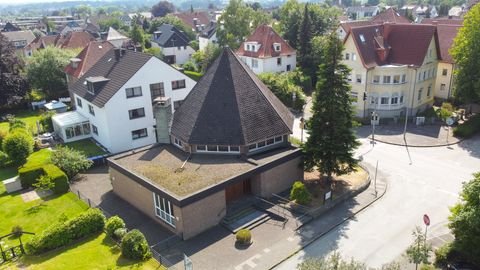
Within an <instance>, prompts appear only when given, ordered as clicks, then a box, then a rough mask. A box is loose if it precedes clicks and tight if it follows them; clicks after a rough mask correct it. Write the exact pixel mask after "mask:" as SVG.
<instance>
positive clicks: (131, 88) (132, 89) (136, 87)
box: [125, 86, 143, 98]
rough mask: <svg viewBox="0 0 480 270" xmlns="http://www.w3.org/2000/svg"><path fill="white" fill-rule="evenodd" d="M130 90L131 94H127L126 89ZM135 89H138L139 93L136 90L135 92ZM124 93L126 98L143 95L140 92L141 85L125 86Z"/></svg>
mask: <svg viewBox="0 0 480 270" xmlns="http://www.w3.org/2000/svg"><path fill="white" fill-rule="evenodd" d="M129 90H131V91H132V94H131V95H128V91H129ZM136 90H139V91H140V94H139V93H138V92H137V93H136V94H135V91H136ZM125 95H126V97H127V98H134V97H141V96H142V95H143V93H142V87H141V86H135V87H127V88H125Z"/></svg>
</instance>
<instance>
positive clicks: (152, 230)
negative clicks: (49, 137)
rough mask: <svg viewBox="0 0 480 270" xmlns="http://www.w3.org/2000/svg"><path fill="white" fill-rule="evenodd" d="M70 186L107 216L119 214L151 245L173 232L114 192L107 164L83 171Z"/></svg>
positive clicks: (129, 227) (128, 226)
mask: <svg viewBox="0 0 480 270" xmlns="http://www.w3.org/2000/svg"><path fill="white" fill-rule="evenodd" d="M79 178H80V179H79V180H78V181H75V182H74V183H73V184H72V185H71V186H70V187H71V189H72V192H74V193H76V194H77V195H78V192H80V195H81V197H82V198H83V199H84V200H85V201H88V199H89V200H90V201H91V204H92V207H94V206H98V207H100V208H101V209H102V210H103V211H104V212H105V213H106V215H107V216H113V215H118V216H119V217H121V218H122V219H123V220H124V221H125V223H126V225H127V228H128V229H139V230H140V231H141V232H142V233H143V234H144V235H145V237H146V238H147V241H148V243H149V244H150V245H154V244H157V243H158V242H160V241H163V240H165V239H166V238H168V237H170V236H172V233H171V232H169V231H167V230H166V229H164V228H163V227H162V226H161V225H159V224H158V223H156V222H155V221H154V220H152V219H151V218H150V217H149V216H147V215H145V214H144V213H142V212H141V211H139V210H138V209H137V208H135V207H134V206H133V205H131V204H129V203H128V202H126V201H124V200H123V199H121V198H120V197H118V196H117V195H115V194H114V193H113V190H112V189H113V188H112V185H111V183H110V178H109V174H108V167H107V166H100V167H94V168H92V169H90V170H88V171H87V172H85V173H83V174H81V175H80V177H79Z"/></svg>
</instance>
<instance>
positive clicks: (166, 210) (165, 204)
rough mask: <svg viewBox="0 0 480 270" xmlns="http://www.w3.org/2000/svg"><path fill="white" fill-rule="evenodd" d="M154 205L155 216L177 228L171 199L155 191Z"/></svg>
mask: <svg viewBox="0 0 480 270" xmlns="http://www.w3.org/2000/svg"><path fill="white" fill-rule="evenodd" d="M153 207H154V212H155V216H157V217H158V218H160V219H161V220H163V221H165V223H167V224H168V225H170V226H172V227H173V228H175V221H176V218H175V213H174V211H173V204H172V203H171V202H170V201H169V200H167V199H165V198H162V197H160V195H158V194H156V193H155V192H153ZM162 208H163V209H162Z"/></svg>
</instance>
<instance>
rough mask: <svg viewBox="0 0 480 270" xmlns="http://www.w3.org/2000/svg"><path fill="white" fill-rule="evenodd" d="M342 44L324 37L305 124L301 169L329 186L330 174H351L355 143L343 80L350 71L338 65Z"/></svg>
mask: <svg viewBox="0 0 480 270" xmlns="http://www.w3.org/2000/svg"><path fill="white" fill-rule="evenodd" d="M342 51H343V44H342V41H341V40H339V39H338V37H337V35H336V34H335V33H332V34H330V35H329V36H327V37H326V41H325V44H324V46H323V48H322V59H323V63H322V64H321V65H320V67H319V72H318V77H317V79H318V82H317V85H316V90H315V95H314V99H313V107H312V113H313V116H312V118H310V119H309V120H308V121H307V131H308V133H309V134H310V136H309V138H308V140H307V142H306V143H305V144H304V146H303V150H304V154H305V155H304V164H305V169H307V170H312V169H314V168H318V170H319V171H320V172H321V173H322V174H324V175H326V176H327V181H328V182H330V181H331V179H332V175H333V174H337V175H340V174H345V173H349V172H351V171H353V170H354V169H355V166H356V165H357V162H358V161H357V160H356V159H355V158H354V157H353V152H354V150H355V149H356V148H357V147H358V145H359V143H358V142H357V140H356V137H355V134H354V131H353V109H352V101H351V98H350V85H349V84H348V82H347V76H348V74H349V73H350V69H349V68H348V67H347V66H346V65H345V64H343V63H342V62H341V60H342Z"/></svg>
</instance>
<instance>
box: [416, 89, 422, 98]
mask: <svg viewBox="0 0 480 270" xmlns="http://www.w3.org/2000/svg"><path fill="white" fill-rule="evenodd" d="M422 92H423V88H420V89H419V90H418V97H417V100H420V99H422Z"/></svg>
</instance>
